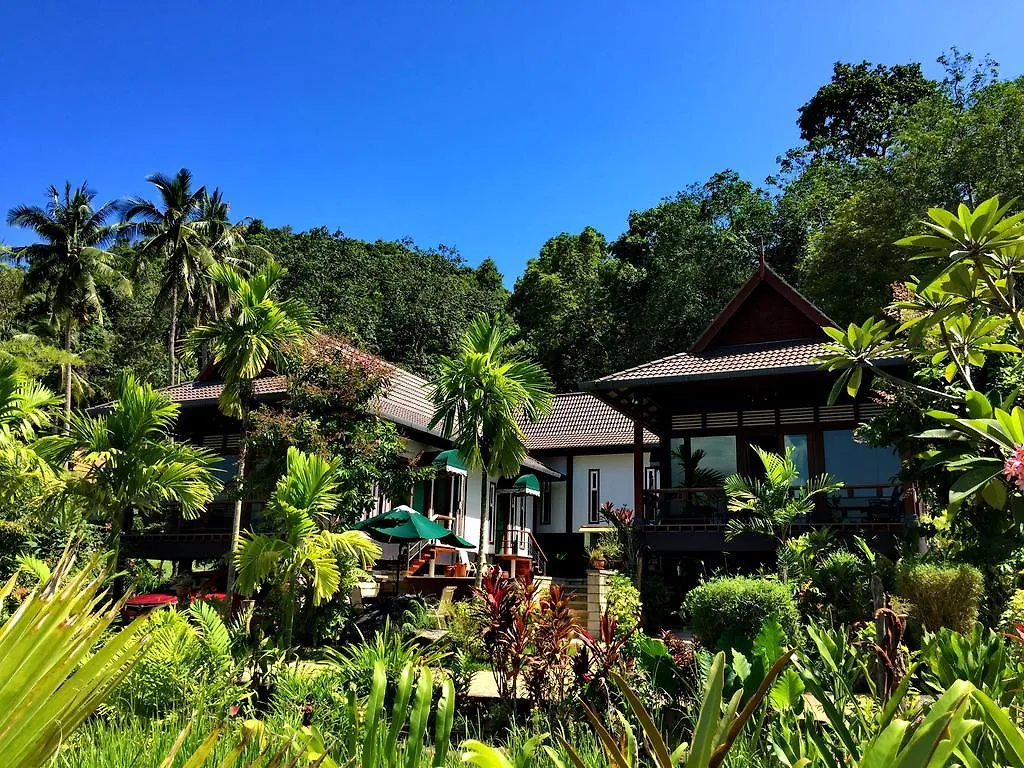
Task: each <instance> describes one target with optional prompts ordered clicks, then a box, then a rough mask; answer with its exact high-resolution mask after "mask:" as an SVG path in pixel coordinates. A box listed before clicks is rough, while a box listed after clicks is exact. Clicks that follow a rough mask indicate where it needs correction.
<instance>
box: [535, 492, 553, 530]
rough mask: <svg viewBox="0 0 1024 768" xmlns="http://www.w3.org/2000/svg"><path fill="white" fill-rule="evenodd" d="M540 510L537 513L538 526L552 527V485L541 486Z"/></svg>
mask: <svg viewBox="0 0 1024 768" xmlns="http://www.w3.org/2000/svg"><path fill="white" fill-rule="evenodd" d="M539 501H540V510H539V511H538V513H537V525H538V526H541V525H551V483H550V481H545V482H543V483H541V484H540V499H539Z"/></svg>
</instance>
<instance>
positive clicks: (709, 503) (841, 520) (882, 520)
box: [643, 484, 913, 529]
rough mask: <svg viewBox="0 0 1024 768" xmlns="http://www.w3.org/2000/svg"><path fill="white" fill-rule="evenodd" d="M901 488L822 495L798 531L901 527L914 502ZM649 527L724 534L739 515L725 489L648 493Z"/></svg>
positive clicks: (855, 487) (853, 488)
mask: <svg viewBox="0 0 1024 768" xmlns="http://www.w3.org/2000/svg"><path fill="white" fill-rule="evenodd" d="M906 496H907V494H906V492H905V490H904V488H903V486H900V485H885V484H879V485H847V486H844V487H843V488H842V489H840V490H839V491H836V492H835V493H832V494H829V495H828V496H827V497H826V496H819V497H818V498H817V500H816V504H815V508H814V511H813V512H812V513H811V514H810V515H809V516H808V517H806V518H800V519H797V520H794V526H796V527H799V526H808V527H824V526H838V527H841V528H842V527H857V526H868V525H871V524H884V525H886V526H892V525H902V524H903V523H904V522H905V520H906V516H907V510H908V509H910V508H912V507H913V500H912V499H911V500H909V501H908V500H907V498H906ZM644 500H645V503H644V521H643V522H644V524H646V525H654V526H660V525H672V526H693V527H700V528H703V529H715V528H722V529H724V528H725V526H726V524H727V523H728V522H729V520H730V519H731V518H732V517H734V516H735V513H732V512H729V510H728V499H727V497H726V494H725V490H724V489H723V488H722V487H720V486H711V487H707V488H655V489H649V490H647V491H645V496H644Z"/></svg>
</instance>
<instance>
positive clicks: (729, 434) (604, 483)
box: [124, 263, 916, 578]
mask: <svg viewBox="0 0 1024 768" xmlns="http://www.w3.org/2000/svg"><path fill="white" fill-rule="evenodd" d="M831 324H832V323H831V321H830V320H829V319H828V318H827V317H826V316H825V315H824V314H823V313H822V312H821V311H820V310H818V309H817V308H816V307H815V306H814V305H813V304H811V302H810V301H808V300H807V299H806V298H805V297H803V296H802V295H801V294H800V293H799V292H797V291H796V290H795V289H794V288H793V287H792V286H790V285H789V284H788V283H786V282H785V281H784V280H783V279H782V278H781V277H780V276H779V275H777V274H776V273H775V272H774V271H773V270H771V269H770V268H769V267H768V266H767V265H766V264H764V263H762V264H761V265H760V267H759V268H758V269H757V271H756V272H755V273H754V274H753V275H752V276H751V278H750V279H749V280H748V281H747V282H746V283H745V284H744V285H743V286H742V287H741V288H740V289H739V291H738V292H737V294H736V295H735V296H734V297H733V299H732V300H731V301H730V302H729V304H728V305H727V306H726V308H725V309H724V310H723V311H722V312H721V313H720V314H719V315H718V317H716V318H715V319H714V321H713V322H712V323H711V324H710V325H709V326H708V328H707V329H706V330H705V331H704V333H703V334H702V335H701V337H700V338H699V339H698V340H697V341H696V342H695V343H694V345H693V346H692V347H691V348H690V349H689V350H687V351H685V352H679V353H677V354H674V355H670V356H668V357H665V358H662V359H660V360H655V361H652V362H649V363H644V364H642V365H638V366H636V367H633V368H630V369H627V370H625V371H620V372H617V373H612V374H609V375H607V376H604V377H602V378H599V379H596V380H594V381H591V382H587V383H585V384H583V385H582V391H580V392H572V393H567V394H561V395H558V396H557V397H556V398H555V401H554V406H553V408H552V410H551V412H550V414H548V415H547V416H546V417H544V418H543V419H541V420H540V421H539V422H538V423H536V424H524V425H523V430H524V433H525V435H526V440H527V447H528V448H529V451H530V458H529V459H528V460H527V461H526V462H525V463H524V465H523V467H522V474H521V475H520V476H519V477H517V478H498V477H487V478H486V479H484V478H483V477H482V475H481V473H479V472H470V471H468V470H467V469H466V467H465V466H464V465H463V464H462V462H461V461H460V460H459V457H458V455H457V454H456V453H455V451H453V450H451V448H452V446H451V443H450V441H448V440H447V439H445V438H444V436H443V435H441V434H440V433H439V432H438V431H437V430H435V429H431V428H430V426H429V423H430V420H431V416H432V413H433V409H432V404H431V401H430V397H429V385H428V384H427V382H426V381H425V380H424V379H422V378H420V377H418V376H416V375H414V374H412V373H410V372H408V371H405V370H403V369H402V368H400V367H398V366H394V365H391V364H388V363H384V362H383V361H379V360H377V362H378V363H379V364H382V365H385V366H386V367H387V378H388V385H387V387H386V390H385V391H384V392H383V394H382V395H381V396H380V397H378V398H377V400H376V401H375V402H374V407H375V409H376V411H377V413H378V414H379V415H380V416H381V417H382V418H385V419H388V420H390V421H392V422H393V423H394V424H396V425H397V426H398V427H399V428H400V429H401V430H402V432H403V433H404V435H405V438H406V455H407V457H408V458H409V460H410V461H414V460H415V461H418V462H420V463H431V464H433V465H434V466H435V467H436V468H437V474H436V476H435V478H434V479H432V480H428V481H425V482H423V483H420V484H418V485H417V487H415V488H413V489H411V491H410V493H409V496H408V498H402V499H387V498H383V497H382V496H380V495H378V498H377V499H375V501H374V503H373V505H372V508H369V509H368V510H367V514H368V515H369V514H375V513H377V512H380V511H383V510H385V509H387V508H389V507H390V506H391V505H393V504H399V503H405V504H410V505H411V506H413V507H414V508H415V509H417V510H419V511H421V512H423V513H425V514H427V515H428V516H430V517H432V518H435V519H437V520H439V521H441V522H442V523H443V524H444V525H446V526H447V527H449V528H451V529H452V530H454V531H456V532H457V533H459V534H460V535H461V536H463V537H464V538H467V539H469V540H470V541H473V542H475V541H477V540H478V537H479V534H480V525H481V514H480V495H481V494H480V484H481V483H482V482H486V483H487V484H488V486H487V487H488V491H487V500H488V501H487V504H488V507H489V515H488V518H489V520H490V524H489V527H488V532H487V539H486V540H487V545H486V548H487V552H488V554H489V555H490V556H491V558H492V560H494V561H498V562H503V563H506V564H507V565H508V568H509V569H510V570H513V571H516V572H538V571H539V572H550V573H552V574H554V575H560V576H578V575H580V574H581V573H582V570H583V568H584V547H585V544H586V543H587V540H588V538H590V537H593V536H594V535H596V534H599V533H601V532H602V531H606V530H607V527H606V524H605V521H604V520H602V519H601V515H600V511H599V510H600V508H601V506H602V505H603V504H605V503H606V502H611V503H613V504H615V505H617V506H628V507H631V508H632V509H633V510H635V512H636V515H637V520H638V524H639V525H640V528H641V532H642V542H643V545H644V552H645V565H646V567H647V568H649V569H651V570H653V571H658V570H660V571H662V572H664V573H674V574H676V575H677V576H679V577H681V578H683V577H685V574H686V573H689V572H692V571H693V569H694V568H696V567H697V565H696V564H697V563H699V562H700V561H706V560H709V559H710V560H714V559H715V558H717V557H721V556H722V553H724V552H730V553H733V555H734V556H741V557H748V558H751V559H754V560H756V559H758V558H760V559H764V558H765V557H767V556H768V555H770V553H771V551H772V548H773V546H774V545H773V543H772V542H771V541H770V540H768V539H766V538H765V537H758V536H754V535H745V536H740V537H737V538H736V539H734V540H732V541H726V539H725V536H724V532H725V522H726V517H727V514H726V507H725V498H724V494H723V492H722V489H721V482H720V481H721V478H723V477H724V476H726V475H728V474H732V473H734V472H740V473H743V474H750V475H753V474H757V473H758V471H759V465H758V462H757V458H756V455H755V454H754V452H753V450H752V447H753V446H760V447H762V448H766V449H769V450H772V451H780V452H781V451H784V450H786V449H790V448H791V449H792V451H793V456H794V458H795V460H796V462H797V463H798V465H799V466H800V468H801V474H802V476H804V477H808V476H811V475H815V474H818V473H820V472H824V471H828V472H830V473H832V474H834V475H835V476H837V477H838V478H839V479H840V480H842V481H843V482H844V483H845V486H844V488H843V490H842V491H840V492H838V493H835V494H833V495H832V496H831V497H829V498H828V499H825V500H822V503H821V504H819V508H818V509H817V511H816V512H815V515H814V516H813V518H812V519H809V520H801V521H799V527H801V528H807V527H810V526H822V525H828V526H830V527H832V528H833V529H834V530H837V531H840V532H847V533H853V532H856V533H858V534H862V535H865V536H868V537H869V538H870V539H871V540H872V541H873V543H874V545H875V546H878V547H881V548H886V547H891V546H893V544H894V543H895V541H896V540H897V539H898V537H899V536H900V535H901V533H902V532H903V530H904V525H905V522H906V520H907V519H908V517H909V516H910V515H912V514H913V513H914V512H915V509H916V506H915V505H916V501H915V499H914V495H913V493H912V490H911V489H905V488H903V487H902V486H901V485H900V484H899V482H898V480H897V479H896V477H897V475H898V474H899V457H898V456H897V455H896V454H895V452H894V451H893V450H889V449H880V448H872V447H869V446H866V445H863V444H861V443H858V442H856V441H855V440H854V438H853V430H854V429H855V428H856V426H857V424H858V423H860V422H861V421H863V420H864V419H866V418H869V417H870V416H872V415H874V414H876V413H877V412H878V411H879V409H880V407H881V406H880V405H878V404H877V403H875V402H872V401H871V400H870V397H869V396H868V395H861V396H859V397H858V398H856V399H854V400H852V401H849V402H844V403H842V404H839V405H831V406H829V405H827V404H826V403H827V398H828V393H829V390H830V389H831V386H832V383H833V378H832V376H831V375H830V374H828V373H826V372H823V371H822V370H821V369H820V367H819V366H818V365H817V364H816V363H815V362H814V360H815V358H816V357H817V356H818V355H820V354H821V353H822V352H823V350H824V344H825V342H826V341H827V336H826V334H825V333H824V331H823V327H824V326H826V325H831ZM333 343H340V342H336V341H335V342H333ZM347 349H351V350H352V354H354V355H365V354H366V353H363V352H358V351H356V350H354V349H352V348H351V347H347ZM876 362H877V364H879V365H886V366H901V365H903V362H902V361H900V360H896V359H889V360H879V361H876ZM221 388H222V383H221V382H220V381H218V379H217V376H216V371H214V370H207V371H205V372H204V375H203V376H201V377H200V378H199V379H197V380H196V381H193V382H188V383H183V384H179V385H177V386H174V387H171V388H169V389H168V390H166V391H167V392H168V394H169V395H170V396H171V397H172V398H173V399H174V400H176V401H178V402H180V403H181V405H182V414H181V417H180V420H179V425H178V431H179V433H180V434H181V435H182V436H183V437H186V438H188V439H191V440H193V441H195V442H197V443H199V444H202V445H205V446H207V447H209V448H211V449H213V450H215V451H216V452H218V453H219V454H220V455H221V456H223V464H222V468H223V469H224V471H225V473H226V474H227V475H228V476H230V475H231V474H232V473H233V472H234V471H235V459H234V457H235V455H236V454H237V448H238V425H237V422H235V421H233V420H230V419H226V418H225V417H224V416H223V415H221V414H220V413H219V411H218V410H217V407H216V400H217V397H218V395H219V394H220V391H221ZM865 391H866V389H865ZM255 394H256V397H257V398H258V399H259V400H260V401H261V402H274V401H277V400H280V399H281V398H283V397H284V396H285V394H286V381H285V378H284V377H283V376H276V375H269V374H268V375H266V376H263V377H261V378H260V379H258V380H257V382H256V388H255ZM695 465H698V466H699V468H700V469H702V470H704V471H703V472H695ZM709 477H710V478H714V479H716V482H708V483H707V484H703V482H698V481H697V480H699V478H705V479H706V478H709ZM259 504H260V502H259V500H250V501H249V502H248V504H247V511H248V514H252V513H253V512H255V511H257V510H258V508H259ZM230 515H231V505H230V504H229V503H228V502H227V501H223V502H217V503H215V504H213V505H211V507H210V509H209V510H208V512H207V514H206V515H205V516H204V517H203V518H202V519H201V520H199V521H183V520H176V521H175V523H174V525H173V526H172V529H171V530H169V531H168V532H166V533H162V534H149V535H140V534H133V535H127V536H126V537H125V540H124V546H125V548H126V550H128V551H129V552H132V553H134V554H136V555H139V556H146V557H161V558H166V559H187V558H192V559H212V558H216V557H220V556H222V555H223V554H224V553H225V552H226V550H227V546H228V541H229V535H228V531H229V529H230ZM392 554H393V555H394V554H395V553H392ZM462 564H465V565H467V566H469V565H470V564H469V562H468V557H467V556H466V555H465V553H459V552H457V551H454V550H444V549H443V548H433V547H424V548H420V549H419V550H414V551H411V552H409V553H408V555H407V560H406V562H405V563H404V566H405V568H406V569H407V572H408V573H409V574H410V575H427V574H433V573H438V572H439V570H438V569H441V572H444V571H449V572H450V571H451V570H452V569H457V570H461V569H460V565H462Z"/></svg>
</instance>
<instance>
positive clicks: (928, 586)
mask: <svg viewBox="0 0 1024 768" xmlns="http://www.w3.org/2000/svg"><path fill="white" fill-rule="evenodd" d="M984 583H985V582H984V579H983V578H982V575H981V571H979V570H978V569H977V568H975V567H974V566H973V565H966V564H963V563H931V562H924V561H921V560H912V561H909V562H907V563H904V565H903V567H902V568H901V570H900V575H899V584H898V587H897V591H898V593H899V594H900V596H902V597H903V598H905V599H906V600H909V601H910V602H911V603H913V605H914V614H915V617H916V618H917V619H919V620H920V621H921V623H922V624H923V625H924V627H925V628H926V629H928V630H930V631H932V632H935V631H937V630H939V629H940V628H941V627H948V628H949V629H952V630H954V631H956V632H970V631H971V629H972V628H973V627H974V623H975V622H976V621H977V619H978V606H980V605H981V598H982V597H983V595H984Z"/></svg>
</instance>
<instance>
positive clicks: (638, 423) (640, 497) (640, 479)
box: [633, 408, 644, 520]
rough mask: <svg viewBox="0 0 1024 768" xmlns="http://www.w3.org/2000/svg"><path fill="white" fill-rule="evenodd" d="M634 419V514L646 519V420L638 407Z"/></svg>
mask: <svg viewBox="0 0 1024 768" xmlns="http://www.w3.org/2000/svg"><path fill="white" fill-rule="evenodd" d="M636 414H637V415H636V418H635V419H634V420H633V515H634V517H635V518H636V519H637V520H642V519H644V421H643V412H642V411H641V410H640V409H639V408H638V409H637V411H636Z"/></svg>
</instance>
